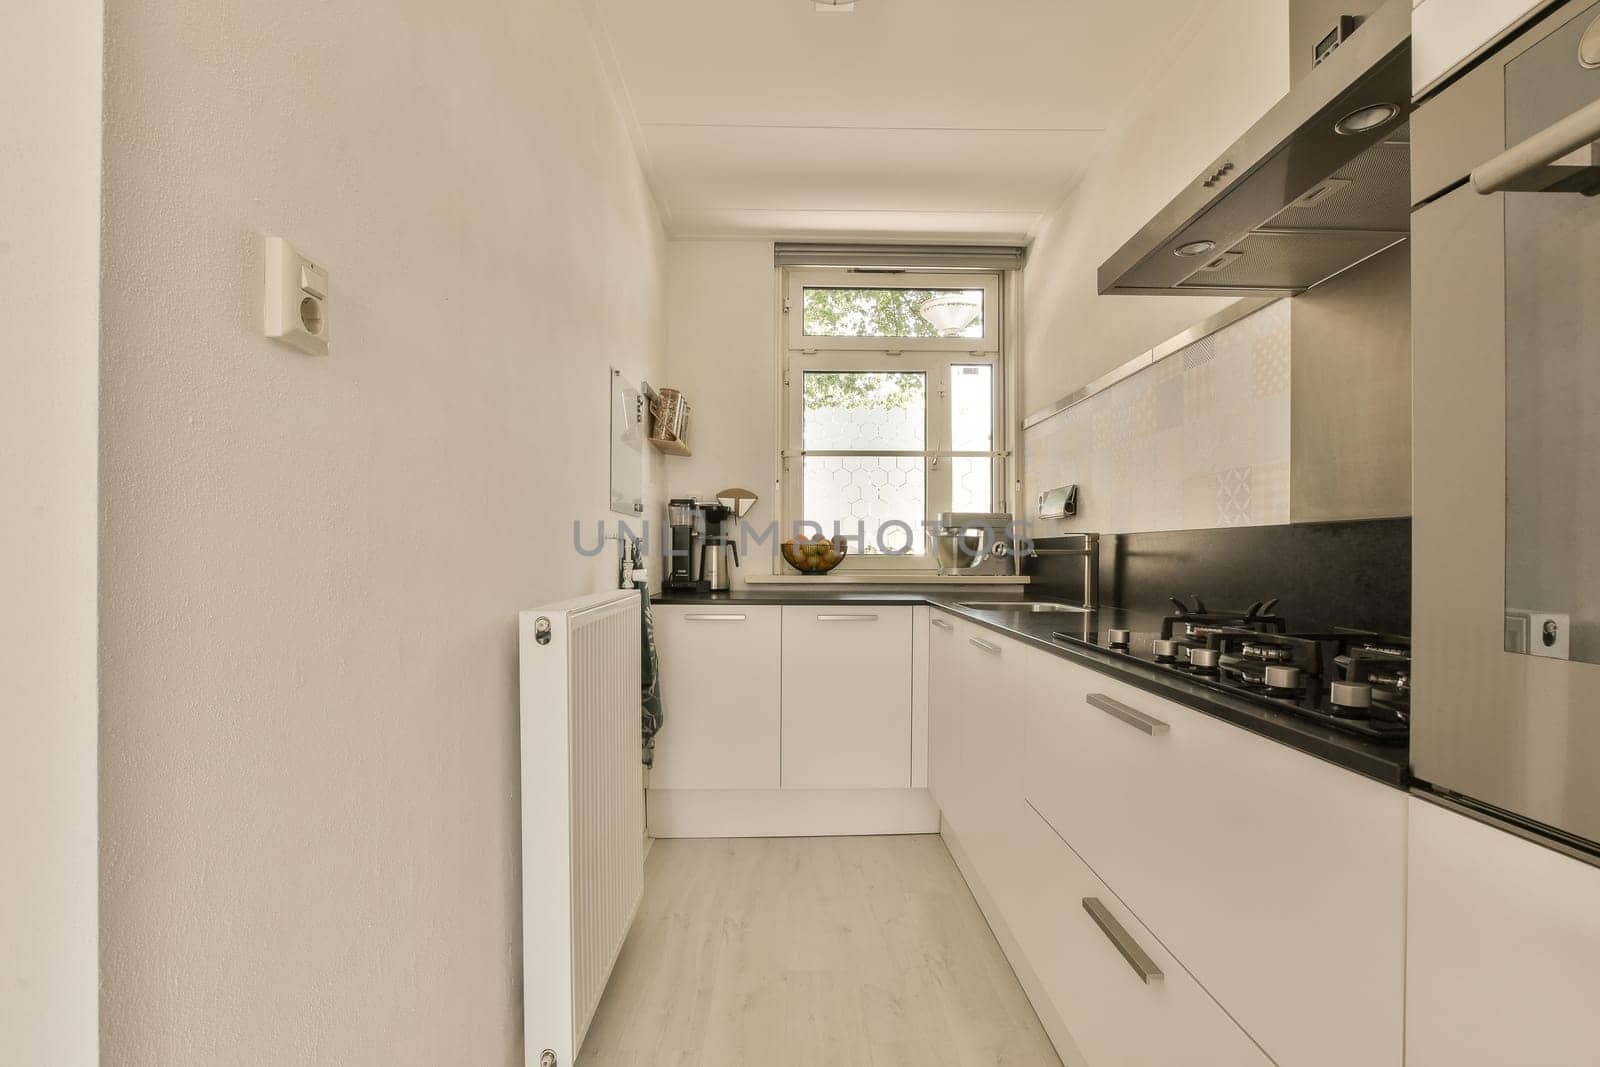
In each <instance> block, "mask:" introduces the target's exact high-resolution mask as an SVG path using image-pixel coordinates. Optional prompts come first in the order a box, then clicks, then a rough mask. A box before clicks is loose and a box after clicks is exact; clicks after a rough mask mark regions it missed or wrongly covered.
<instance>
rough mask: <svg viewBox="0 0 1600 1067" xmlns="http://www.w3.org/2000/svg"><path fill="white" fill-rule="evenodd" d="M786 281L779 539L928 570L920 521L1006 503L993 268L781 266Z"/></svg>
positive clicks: (850, 563) (869, 562)
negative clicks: (832, 543)
mask: <svg viewBox="0 0 1600 1067" xmlns="http://www.w3.org/2000/svg"><path fill="white" fill-rule="evenodd" d="M784 291H785V301H784V318H785V323H786V326H785V338H786V345H785V352H784V374H783V382H784V385H783V388H784V423H785V425H784V448H783V464H782V470H783V475H782V478H783V514H784V522H785V531H784V534H785V536H788V533H789V529H790V528H792V526H793V524H794V523H796V522H802V521H804V522H809V523H814V524H815V525H816V526H817V527H820V528H821V529H822V531H823V532H824V533H826V534H828V535H830V536H833V535H835V534H837V535H839V536H843V537H846V538H848V539H849V540H850V550H851V555H850V557H849V558H848V559H847V560H846V561H845V563H844V566H845V567H854V568H858V569H867V570H888V569H904V568H909V569H923V570H933V569H935V566H936V565H935V563H934V561H933V558H932V556H931V555H930V554H929V551H928V544H927V537H926V532H925V523H927V522H928V521H930V520H931V519H933V518H934V517H935V516H936V515H938V514H939V513H940V512H943V511H997V510H1004V503H1003V501H1004V497H1005V492H1004V487H1005V485H1006V482H1005V460H1006V452H1005V451H1004V443H1003V441H1004V433H1003V430H1002V429H1001V428H1002V427H1003V426H1004V425H1005V422H1004V419H1003V417H1002V412H1003V407H1004V389H1003V381H1002V374H1003V370H1002V363H1001V358H1000V343H999V328H998V327H999V318H1000V305H999V299H998V298H999V292H1000V278H999V276H998V275H992V274H991V275H949V274H921V275H913V274H905V273H891V274H885V273H876V272H875V273H866V272H861V273H854V272H848V271H790V272H788V273H787V278H786V284H785V287H784Z"/></svg>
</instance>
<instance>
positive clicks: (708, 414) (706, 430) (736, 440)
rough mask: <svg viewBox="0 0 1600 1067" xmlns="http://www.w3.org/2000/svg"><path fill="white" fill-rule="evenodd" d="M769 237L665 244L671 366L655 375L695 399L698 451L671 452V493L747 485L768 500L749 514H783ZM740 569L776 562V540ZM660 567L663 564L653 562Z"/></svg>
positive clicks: (766, 568) (753, 518) (766, 517)
mask: <svg viewBox="0 0 1600 1067" xmlns="http://www.w3.org/2000/svg"><path fill="white" fill-rule="evenodd" d="M772 253H773V250H772V242H771V241H674V242H672V243H671V244H670V245H668V246H667V366H666V374H665V376H664V380H663V381H662V382H660V383H658V384H661V385H670V386H673V387H675V388H678V389H681V390H683V393H684V395H685V396H686V397H688V399H689V403H690V404H691V405H692V407H693V411H692V413H691V415H690V431H689V437H690V446H691V447H692V448H693V450H694V455H693V456H690V457H688V458H675V457H668V458H667V459H666V484H667V491H668V495H669V496H710V495H711V494H713V493H716V492H717V491H718V490H721V489H730V488H735V487H737V488H742V489H749V490H751V491H752V492H754V493H757V494H759V495H760V497H761V500H760V502H759V503H757V504H756V506H755V508H754V510H752V511H751V513H750V515H749V517H748V520H747V521H748V522H749V523H750V524H751V525H752V527H753V528H757V529H765V527H766V526H767V524H768V523H770V522H771V521H772V520H773V516H774V515H775V514H776V504H777V496H778V490H777V486H776V485H775V484H774V464H773V450H774V449H775V448H776V441H777V438H776V436H775V434H776V432H777V431H776V425H777V423H776V420H777V410H778V409H777V403H778V355H777V336H776V330H777V326H776V315H775V313H776V310H777V308H776V301H777V299H778V297H777V288H776V281H775V276H776V275H775V270H774V268H773V265H772ZM751 556H752V557H753V558H751V559H749V560H748V561H744V560H741V566H740V567H739V568H738V569H736V570H735V571H734V584H735V585H736V586H737V585H742V584H744V579H745V577H746V576H747V575H749V574H752V573H755V574H768V573H771V571H772V553H771V548H770V546H763V548H762V549H761V550H760V551H759V552H753V553H751ZM652 565H653V566H655V567H656V569H658V570H659V569H660V565H659V564H656V563H654V562H653V563H652Z"/></svg>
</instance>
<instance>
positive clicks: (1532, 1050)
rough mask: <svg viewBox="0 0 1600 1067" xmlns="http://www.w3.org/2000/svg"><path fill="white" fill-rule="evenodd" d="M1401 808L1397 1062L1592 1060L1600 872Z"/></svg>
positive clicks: (1598, 991)
mask: <svg viewBox="0 0 1600 1067" xmlns="http://www.w3.org/2000/svg"><path fill="white" fill-rule="evenodd" d="M1432 2H1437V0H1432ZM1410 804H1411V820H1410V853H1409V890H1408V893H1409V902H1408V907H1407V916H1408V921H1407V929H1406V941H1407V952H1406V1064H1407V1067H1504V1065H1506V1064H1516V1065H1517V1067H1573V1065H1576V1064H1593V1063H1600V1038H1597V1036H1596V1027H1595V1020H1594V1012H1595V1005H1596V1004H1597V1003H1600V869H1597V868H1595V867H1592V866H1590V865H1589V864H1587V863H1584V862H1582V861H1580V860H1576V859H1573V858H1570V857H1568V856H1565V855H1562V854H1561V853H1559V852H1556V851H1554V850H1552V849H1549V848H1546V847H1544V846H1542V845H1537V844H1534V843H1532V842H1529V841H1525V840H1523V839H1522V838H1520V837H1517V836H1515V835H1513V834H1510V833H1507V832H1505V831H1502V830H1499V829H1497V828H1495V827H1492V826H1486V825H1484V824H1482V823H1480V822H1477V821H1475V820H1473V819H1469V818H1467V817H1466V816H1464V815H1460V814H1457V813H1456V812H1453V811H1449V810H1447V809H1445V808H1443V807H1440V806H1439V805H1437V804H1433V803H1430V802H1428V801H1426V800H1421V799H1417V798H1412V799H1411V801H1410Z"/></svg>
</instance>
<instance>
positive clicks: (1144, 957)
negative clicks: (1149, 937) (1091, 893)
mask: <svg viewBox="0 0 1600 1067" xmlns="http://www.w3.org/2000/svg"><path fill="white" fill-rule="evenodd" d="M1083 910H1084V911H1086V912H1088V913H1089V918H1091V919H1093V920H1094V924H1095V925H1096V926H1098V927H1099V928H1100V932H1101V933H1103V934H1105V935H1106V937H1108V938H1109V939H1110V940H1111V943H1112V944H1113V945H1115V946H1117V951H1118V952H1120V953H1122V958H1123V959H1125V960H1127V961H1128V966H1130V967H1132V968H1133V973H1134V974H1136V975H1138V976H1139V981H1141V982H1143V983H1145V984H1146V985H1149V984H1150V983H1151V982H1159V981H1161V979H1162V978H1163V977H1164V976H1163V975H1162V973H1161V968H1160V967H1157V966H1156V961H1155V960H1153V959H1151V958H1150V954H1149V953H1148V952H1146V951H1145V950H1144V949H1142V948H1140V947H1139V942H1137V941H1135V940H1134V939H1133V935H1132V934H1130V933H1128V931H1127V930H1126V929H1124V928H1123V925H1122V924H1121V923H1119V922H1117V917H1116V916H1115V915H1113V914H1111V912H1110V910H1109V909H1107V907H1106V906H1105V905H1104V904H1102V903H1100V898H1099V897H1084V898H1083Z"/></svg>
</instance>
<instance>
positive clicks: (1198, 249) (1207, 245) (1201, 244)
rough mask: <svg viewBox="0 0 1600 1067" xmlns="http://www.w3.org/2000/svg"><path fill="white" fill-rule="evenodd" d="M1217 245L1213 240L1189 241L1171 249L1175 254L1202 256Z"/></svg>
mask: <svg viewBox="0 0 1600 1067" xmlns="http://www.w3.org/2000/svg"><path fill="white" fill-rule="evenodd" d="M1216 247H1217V242H1215V241H1190V242H1189V243H1188V244H1185V245H1179V246H1178V247H1177V248H1174V249H1173V250H1172V254H1173V255H1175V256H1203V255H1205V254H1206V253H1207V252H1210V251H1212V250H1213V249H1215V248H1216Z"/></svg>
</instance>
